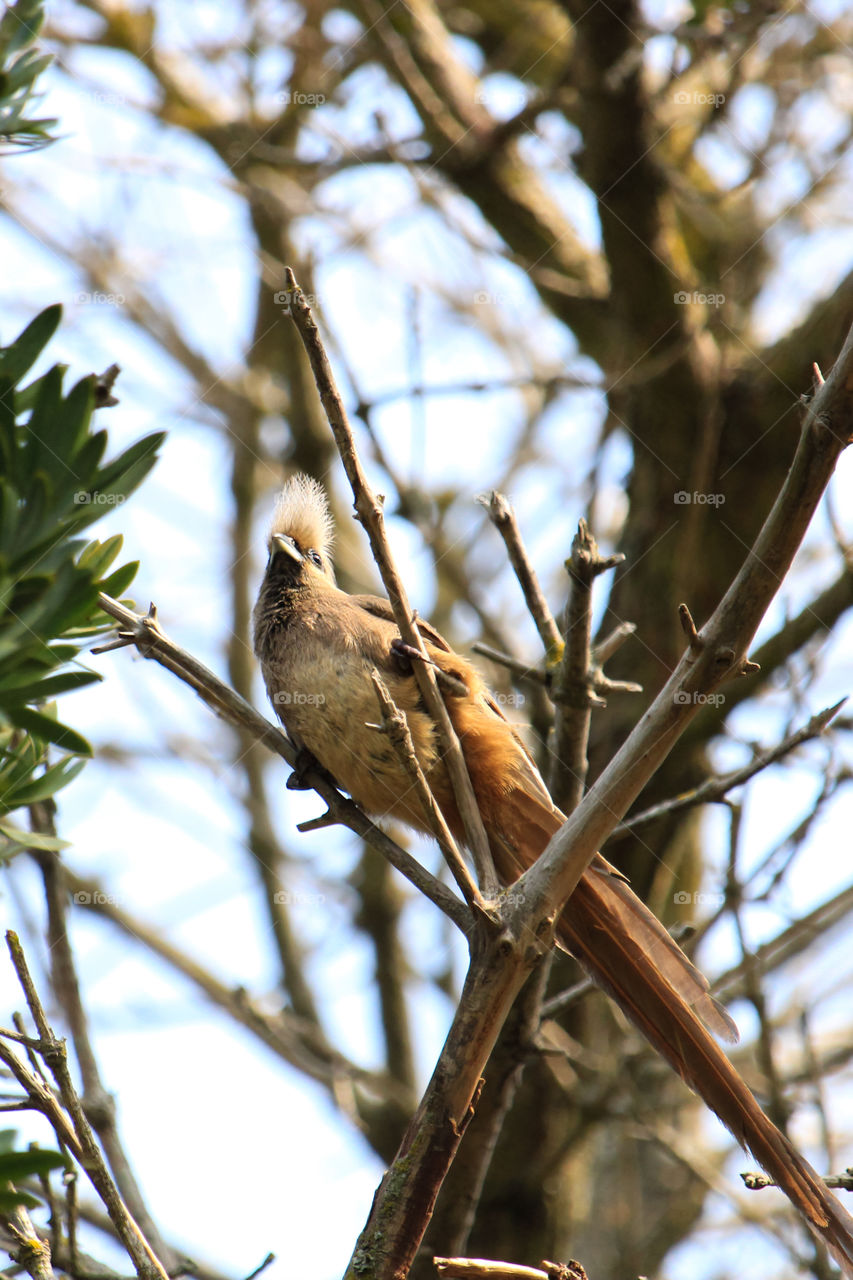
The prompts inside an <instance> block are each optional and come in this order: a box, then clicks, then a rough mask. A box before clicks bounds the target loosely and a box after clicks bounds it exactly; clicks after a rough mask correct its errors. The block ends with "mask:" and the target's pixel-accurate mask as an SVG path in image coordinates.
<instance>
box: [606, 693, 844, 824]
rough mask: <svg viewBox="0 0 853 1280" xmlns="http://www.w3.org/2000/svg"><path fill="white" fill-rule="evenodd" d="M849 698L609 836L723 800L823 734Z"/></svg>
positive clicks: (628, 822) (655, 807)
mask: <svg viewBox="0 0 853 1280" xmlns="http://www.w3.org/2000/svg"><path fill="white" fill-rule="evenodd" d="M846 701H847V699H846V698H842V699H841V701H840V702H836V704H835V706H833V707H826V708H825V709H824V710H823V711H818V713H817V714H816V715H813V716H812V718H811V720H809V722H808V724H805V725H803V727H802V728H801V729H797V730H796V732H795V733H791V734H789V735H788V737H787V738H783V740H782V741H781V742H779V743H777V745H776V746H775V747H771V748H770V749H769V750H767V751H761V752H759V753H758V755H756V756H755V758H754V759H753V760H750V762H749V764H747V765H744V766H743V767H742V768H740V769H733V770H732V772H731V773H727V774H724V775H723V776H722V777H720V778H708V779H707V780H706V781H705V782H702V783H700V785H699V786H698V787H694V788H693V789H692V790H691V791H685V792H684V793H683V794H682V795H680V796H673V797H672V799H670V800H662V801H661V802H660V804H655V805H652V806H651V807H650V808H648V809H644V810H643V812H642V813H638V814H636V816H635V817H632V818H629V819H628V820H627V821H626V822H620V823H619V825H618V826H616V827H614V828H613V830H612V832H611V833H610V836H609V839H610V840H619V839H621V838H622V837H623V836H626V835H628V834H632V833H633V832H634V831H635V830H636V829H637V827H641V826H643V825H644V824H645V823H647V822H654V821H655V819H656V818H661V817H663V816H664V815H666V814H671V813H678V812H679V810H681V809H690V808H692V807H693V806H694V805H697V804H710V803H712V802H714V801H716V800H722V799H723V798H724V797H725V796H726V795H728V793H729V792H730V791H732V790H733V789H734V788H735V787H740V786H742V785H743V784H744V783H745V782H748V781H749V780H750V778H754V777H755V775H756V774H757V773H760V772H761V770H762V769H766V768H767V767H768V765H771V764H775V763H776V761H777V760H781V759H782V758H783V757H784V756H786V755H788V754H789V752H791V751H793V750H794V749H795V748H796V747H799V746H800V745H801V743H803V742H808V741H809V740H810V739H811V738H817V737H819V736H820V734H822V733H823V731H824V729H825V728H826V727H827V725H828V724H829V722H830V721H831V720H832V719H834V717H835V716H836V715H837V714H838V712H839V711H840V709H841V708H842V707H843V706H844V703H845V702H846Z"/></svg>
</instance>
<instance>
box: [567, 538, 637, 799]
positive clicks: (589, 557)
mask: <svg viewBox="0 0 853 1280" xmlns="http://www.w3.org/2000/svg"><path fill="white" fill-rule="evenodd" d="M624 559H625V557H624V556H623V555H621V554H619V555H613V556H607V557H602V556H600V555H599V553H598V544H597V543H596V541H595V538H594V537H593V536H592V534H591V533H590V531H589V527H588V526H587V523H586V521H585V520H580V521H579V522H578V531H577V533H576V534H575V536H574V538H573V540H572V554H571V557H570V558H569V559H568V560H567V561H566V569H567V570H568V573H569V579H570V583H571V585H570V589H569V603H568V607H567V609H566V643H565V646H564V648H563V655H562V659H561V661H560V665H559V667H558V669H557V670H556V672H555V673H554V677H553V679H552V681H551V697H552V699H553V701H554V703H555V705H556V716H555V719H554V750H553V756H552V763H551V776H550V778H549V784H550V791H551V794H552V796H553V797H554V803H555V804H557V805H558V806H559V807H560V808H561V809H562V810H563V812H564V813H571V812H572V810H573V809H574V808H575V807H576V805H577V804H578V803H579V802H580V798H581V796H582V795H583V792H584V786H585V785H586V775H587V769H588V767H589V762H588V760H587V755H586V752H587V743H588V741H589V726H590V721H591V718H592V709H593V707H596V706H597V707H602V706H604V705H605V704H604V701H603V700H602V699H601V698H600V697H599V696H598V695H597V693H596V692H595V690H594V683H593V671H592V661H591V656H590V648H591V644H592V584H593V582H594V581H595V579H596V578H597V577H598V576H599V574H601V573H604V572H605V570H607V569H612V568H614V567H615V566H616V565H617V564H621V563H622V561H623V560H624Z"/></svg>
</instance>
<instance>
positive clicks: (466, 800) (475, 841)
mask: <svg viewBox="0 0 853 1280" xmlns="http://www.w3.org/2000/svg"><path fill="white" fill-rule="evenodd" d="M287 283H288V288H289V289H290V290H292V293H293V297H292V301H291V313H292V315H293V319H294V322H295V324H296V327H297V329H298V330H299V336H300V337H301V339H302V341H303V343H304V345H305V350H306V353H307V355H308V359H309V360H310V362H311V368H312V370H313V372H314V377H315V379H316V382H317V390H318V392H319V395H320V400H321V401H322V404H323V408H324V409H325V411H326V415H327V417H328V419H329V426H330V427H331V429H332V433H333V435H334V437H335V443H336V444H337V446H338V451H339V453H340V455H341V461H342V462H343V465H344V470H345V471H346V474H347V479H348V480H349V482H350V485H351V486H352V491H353V497H354V499H355V509H356V512H357V515H358V519H359V520H360V521H361V524H362V525H363V527H364V530H365V532H366V533H367V536H368V538H369V539H370V549H371V551H372V552H373V558H374V560H375V561H376V565H377V568H378V569H379V572H380V575H381V577H382V582H383V585H384V587H385V590H386V592H387V593H388V599H389V600H390V602H391V608H392V609H393V611H394V620H395V622H396V623H397V626H398V627H399V629H400V635H401V636H402V637H403V640H404V641H405V643H406V644H410V645H412V646H413V647H414V648H415V649H417V650H418V651H419V652H420V653H422V654H423V655H424V657H426V649H425V648H424V644H423V641H422V640H421V636H420V632H419V631H418V628H417V623H416V622H415V619H414V615H413V613H412V610H411V607H410V606H409V601H408V597H407V595H406V589H405V587H404V585H403V581H402V579H401V577H400V575H399V573H398V572H397V569H396V566H395V564H394V561H393V559H392V556H391V548H390V545H389V543H388V537H387V535H386V533H385V520H384V516H383V512H382V503H381V502H380V501H379V500H378V499H377V497H376V495H375V494H374V493H373V491H372V489H371V488H370V486H369V485H368V483H367V478H366V476H365V474H364V470H363V469H362V466H361V462H360V461H359V457H358V453H357V451H356V447H355V439H354V437H353V433H352V428H351V427H350V424H349V420H348V418H347V414H346V410H345V408H344V404H343V401H342V400H341V397H340V393H339V391H338V389H337V386H336V385H335V379H334V375H333V373H332V369H331V366H330V364H329V360H328V357H327V355H326V352H325V349H324V347H323V342H322V339H321V337H320V334H319V331H318V329H317V325H316V323H315V321H314V317H313V316H312V314H311V308H310V307H309V306H308V303H307V302H306V300H305V295H304V294H303V293H302V290H301V289H300V288H299V286H298V284H297V283H296V278H295V276H294V274H293V272H292V271H291V270H290V268H288V269H287ZM414 673H415V678H416V680H417V682H418V687H419V689H420V691H421V694H422V696H423V699H424V702H425V703H426V707H427V710H428V711H429V713H430V715H431V716H432V718H433V720H434V721H435V723H436V725H437V726H438V731H439V736H440V739H441V743H442V747H443V754H444V763H445V765H446V767H447V771H448V773H449V775H450V780H451V784H452V786H453V793H454V796H455V797H456V802H457V805H458V808H459V813H460V816H461V818H462V822H463V825H464V827H465V837H466V842H467V844H468V847H469V848H470V850H471V855H472V857H473V859H474V865H475V867H476V868H477V875H478V877H479V881H480V885H481V888H482V890H483V893H484V894H485V896H486V897H487V898H494V897H495V896H496V895H497V894H498V893H499V892H500V882H499V880H498V875H497V872H496V871H495V866H494V862H493V860H492V855H491V851H490V849H489V842H488V839H487V837H486V832H485V830H484V828H483V820H482V818H481V816H480V809H479V806H478V804H477V799H476V796H475V795H474V789H473V787H472V786H471V779H470V778H469V777H468V770H467V768H466V766H465V760H464V757H463V755H462V748H461V747H460V745H459V739H458V738H457V737H456V733H455V731H454V729H453V725H452V724H451V722H450V716H449V715H448V712H447V708H446V707H445V705H444V700H443V698H442V697H441V694H440V692H439V689H438V684H437V681H436V678H435V673H434V671H433V670H432V668H431V666H430V664H429V663H428V662H416V663H415V664H414Z"/></svg>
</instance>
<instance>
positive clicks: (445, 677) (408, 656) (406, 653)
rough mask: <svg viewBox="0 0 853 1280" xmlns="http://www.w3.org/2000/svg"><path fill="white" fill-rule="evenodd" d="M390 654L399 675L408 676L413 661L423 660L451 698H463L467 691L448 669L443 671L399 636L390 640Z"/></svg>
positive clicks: (462, 682)
mask: <svg viewBox="0 0 853 1280" xmlns="http://www.w3.org/2000/svg"><path fill="white" fill-rule="evenodd" d="M391 656H392V658H394V660H395V663H396V666H397V669H398V671H399V672H400V674H401V675H404V676H410V675H412V674H413V672H412V663H413V662H416V661H417V662H425V663H426V664H427V665H428V666H430V667H432V669H433V671H434V672H435V678H436V680H437V681H438V683H439V684H440V685H441V687H442V688H443V689H444V690H445V692H446V693H449V694H450V695H451V697H453V698H464V697H465V695H466V694H467V692H468V688H467V686H466V684H465V682H464V681H463V680H459V679H458V678H457V677H456V676H454V675H451V673H450V672H449V671H444V670H443V669H442V668H441V667H440V666H439V665H438V663H437V662H433V660H432V658H430V657H429V655H428V654H426V653H421V651H420V649H416V648H415V647H414V645H411V644H406V641H405V640H403V639H402V638H401V637H400V636H395V638H394V639H393V640H392V641H391Z"/></svg>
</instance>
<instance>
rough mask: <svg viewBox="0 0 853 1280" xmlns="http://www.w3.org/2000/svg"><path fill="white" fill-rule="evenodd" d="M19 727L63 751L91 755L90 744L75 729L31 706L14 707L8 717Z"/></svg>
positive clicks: (77, 754)
mask: <svg viewBox="0 0 853 1280" xmlns="http://www.w3.org/2000/svg"><path fill="white" fill-rule="evenodd" d="M9 718H10V719H11V720H12V721H13V723H14V724H16V725H17V726H18V728H20V729H26V731H27V733H31V734H32V735H33V737H35V738H39V739H41V741H42V742H53V743H54V744H55V745H56V746H57V747H62V749H63V751H70V752H71V753H72V754H73V755H76V756H91V754H92V747H91V744H90V743H88V742H87V741H86V739H85V738H84V737H83V735H82V734H80V733H78V732H77V731H76V729H70V728H69V727H68V725H65V724H60V723H59V721H58V720H54V719H52V717H51V716H47V715H45V714H44V712H42V711H34V710H33V709H32V708H31V707H15V708H14V709H13V712H12V715H11V716H10V717H9Z"/></svg>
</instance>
